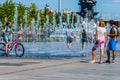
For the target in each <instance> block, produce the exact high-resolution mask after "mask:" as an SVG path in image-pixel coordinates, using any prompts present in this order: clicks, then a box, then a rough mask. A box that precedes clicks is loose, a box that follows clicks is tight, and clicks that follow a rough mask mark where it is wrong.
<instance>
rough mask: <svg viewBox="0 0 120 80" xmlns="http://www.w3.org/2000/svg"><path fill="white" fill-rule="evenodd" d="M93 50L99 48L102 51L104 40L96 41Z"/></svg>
mask: <svg viewBox="0 0 120 80" xmlns="http://www.w3.org/2000/svg"><path fill="white" fill-rule="evenodd" d="M93 47H94V48H98V47H100V49H103V48H104V47H105V41H104V40H98V41H97V42H95V43H94V46H93Z"/></svg>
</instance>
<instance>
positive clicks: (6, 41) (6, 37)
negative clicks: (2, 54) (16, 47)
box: [3, 35, 10, 43]
mask: <svg viewBox="0 0 120 80" xmlns="http://www.w3.org/2000/svg"><path fill="white" fill-rule="evenodd" d="M8 37H9V36H6V35H4V37H3V40H4V42H5V43H9V42H10V40H9V38H8Z"/></svg>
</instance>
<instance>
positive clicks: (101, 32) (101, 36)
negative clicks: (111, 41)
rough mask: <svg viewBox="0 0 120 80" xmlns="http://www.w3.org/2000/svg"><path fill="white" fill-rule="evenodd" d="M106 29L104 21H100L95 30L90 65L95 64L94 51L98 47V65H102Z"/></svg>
mask: <svg viewBox="0 0 120 80" xmlns="http://www.w3.org/2000/svg"><path fill="white" fill-rule="evenodd" d="M106 36H107V35H106V28H105V23H104V21H100V23H99V27H97V29H96V34H95V38H94V46H93V48H92V60H91V61H90V63H95V60H96V49H97V48H98V47H100V60H99V63H100V64H102V63H103V56H104V47H105V46H106Z"/></svg>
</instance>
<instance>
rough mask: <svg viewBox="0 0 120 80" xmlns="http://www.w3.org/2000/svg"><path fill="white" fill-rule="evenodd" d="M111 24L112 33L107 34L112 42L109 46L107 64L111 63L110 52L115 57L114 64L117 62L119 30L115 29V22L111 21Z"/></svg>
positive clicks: (113, 58)
mask: <svg viewBox="0 0 120 80" xmlns="http://www.w3.org/2000/svg"><path fill="white" fill-rule="evenodd" d="M109 24H110V26H111V29H110V33H109V34H107V36H109V37H110V40H109V42H108V45H107V51H106V52H107V60H106V63H110V50H112V53H113V56H112V62H114V61H115V58H116V42H117V41H116V37H117V29H116V28H115V27H116V26H115V24H114V21H113V20H110V21H109Z"/></svg>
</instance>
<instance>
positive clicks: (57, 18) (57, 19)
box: [55, 12, 61, 25]
mask: <svg viewBox="0 0 120 80" xmlns="http://www.w3.org/2000/svg"><path fill="white" fill-rule="evenodd" d="M60 15H61V13H60V12H56V13H55V20H56V24H57V25H59V23H60Z"/></svg>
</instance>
